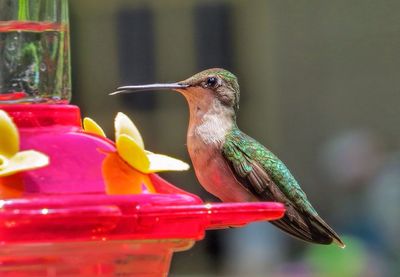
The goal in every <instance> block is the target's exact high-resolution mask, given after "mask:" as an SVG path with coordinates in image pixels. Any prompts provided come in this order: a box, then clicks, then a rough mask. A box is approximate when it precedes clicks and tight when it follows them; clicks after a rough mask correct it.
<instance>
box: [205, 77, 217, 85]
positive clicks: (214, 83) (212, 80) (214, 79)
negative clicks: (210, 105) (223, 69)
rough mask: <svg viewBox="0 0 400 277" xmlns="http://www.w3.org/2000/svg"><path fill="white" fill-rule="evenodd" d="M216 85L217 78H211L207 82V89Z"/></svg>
mask: <svg viewBox="0 0 400 277" xmlns="http://www.w3.org/2000/svg"><path fill="white" fill-rule="evenodd" d="M216 84H217V78H215V77H209V78H208V79H207V82H206V85H207V87H214V86H215V85H216Z"/></svg>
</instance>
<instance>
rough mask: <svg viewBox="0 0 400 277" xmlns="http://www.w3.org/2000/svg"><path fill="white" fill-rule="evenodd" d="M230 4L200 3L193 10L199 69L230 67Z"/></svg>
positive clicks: (231, 45) (231, 44) (231, 43)
mask: <svg viewBox="0 0 400 277" xmlns="http://www.w3.org/2000/svg"><path fill="white" fill-rule="evenodd" d="M231 10H232V9H231V5H230V4H228V3H201V4H199V5H198V6H197V7H196V8H195V11H194V22H195V28H196V29H195V43H196V50H197V51H196V53H197V65H198V67H199V69H206V68H211V67H223V68H226V69H230V70H231V67H232V54H233V53H232V47H233V42H232V31H233V30H232V24H231V21H232V20H231V18H232V16H231V14H232V12H231Z"/></svg>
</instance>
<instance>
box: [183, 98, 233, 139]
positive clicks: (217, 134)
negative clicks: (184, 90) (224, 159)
mask: <svg viewBox="0 0 400 277" xmlns="http://www.w3.org/2000/svg"><path fill="white" fill-rule="evenodd" d="M189 107H190V121H189V129H188V144H191V143H196V142H198V143H200V142H202V143H204V144H206V145H210V144H213V145H216V144H217V145H221V144H222V143H223V141H224V140H225V136H226V134H227V133H228V132H229V131H230V130H231V129H232V128H233V127H234V126H235V124H236V123H235V119H234V115H233V114H232V112H231V111H230V110H229V109H228V108H226V107H224V106H223V105H222V104H221V103H219V102H218V101H211V103H209V105H208V106H207V105H202V106H200V105H196V103H189Z"/></svg>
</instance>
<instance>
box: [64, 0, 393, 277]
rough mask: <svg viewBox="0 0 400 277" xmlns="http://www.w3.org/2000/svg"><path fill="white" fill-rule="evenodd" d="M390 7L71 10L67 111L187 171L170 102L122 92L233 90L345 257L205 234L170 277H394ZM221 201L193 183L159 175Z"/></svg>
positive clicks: (193, 0)
mask: <svg viewBox="0 0 400 277" xmlns="http://www.w3.org/2000/svg"><path fill="white" fill-rule="evenodd" d="M399 10H400V2H399V1H395V0H393V1H369V0H366V1H362V2H359V1H342V0H340V1H329V2H327V1H305V0H298V1H286V0H281V1H264V0H253V1H245V0H236V1H200V0H186V1H179V0H164V1H156V0H153V1H150V0H147V1H139V0H129V1H128V0H114V1H99V0H85V1H78V0H70V17H71V43H72V72H73V76H72V77H73V81H72V82H73V100H72V103H73V104H77V105H79V106H80V107H81V109H82V113H83V115H84V116H90V117H92V118H93V119H95V120H96V121H97V122H99V123H101V125H102V126H104V127H105V129H106V131H107V133H108V134H112V133H113V118H114V116H115V114H116V113H117V112H118V111H123V112H125V113H126V114H128V115H129V116H130V117H131V118H132V119H133V120H134V121H135V123H136V125H137V126H138V128H139V129H140V130H141V132H142V135H143V137H144V140H145V141H146V144H147V147H146V148H147V149H151V150H152V151H154V152H157V153H165V154H169V155H172V156H175V157H179V158H181V159H183V160H186V161H189V160H190V159H189V156H188V154H187V152H186V146H185V143H186V128H187V123H188V110H187V105H186V102H185V99H184V98H183V97H182V96H180V95H178V94H177V93H168V92H163V93H162V92H159V93H157V92H154V93H152V92H148V93H142V94H136V95H121V96H118V97H117V96H115V97H111V96H108V93H110V92H112V91H114V90H115V88H116V87H117V86H120V85H127V84H142V83H150V82H169V81H178V80H182V79H185V78H187V77H189V76H191V75H192V74H194V73H196V72H198V71H200V70H203V69H206V68H210V67H224V68H226V69H228V70H230V71H232V72H233V73H235V74H236V75H237V76H238V78H239V83H240V86H241V97H242V99H241V109H240V112H239V115H238V125H239V127H240V128H241V129H242V130H243V131H244V132H246V133H247V134H249V135H251V136H252V137H254V138H256V139H257V140H259V141H260V142H262V143H263V144H264V145H266V146H268V148H269V149H271V150H272V151H273V152H274V153H275V154H277V155H278V156H279V157H280V158H281V159H282V160H283V161H284V162H285V163H286V165H287V166H288V167H289V168H290V169H291V171H292V173H293V174H294V175H295V176H296V177H297V179H298V181H299V182H300V183H301V185H302V187H303V189H304V190H305V191H306V193H307V195H308V197H309V199H310V200H311V201H312V202H313V204H314V206H315V207H316V208H317V210H318V211H319V213H320V215H321V216H322V217H323V218H325V219H326V221H327V222H328V223H329V224H330V225H331V226H333V227H334V229H335V230H337V232H338V233H339V234H341V235H343V239H344V241H345V242H346V244H347V248H346V249H345V250H341V249H339V248H338V247H336V246H313V245H308V244H305V243H303V242H299V241H297V240H294V239H292V238H291V237H289V236H287V235H284V234H282V233H281V232H280V231H278V230H277V229H275V228H274V227H273V226H272V225H270V224H268V223H258V224H252V225H249V226H247V227H245V228H240V229H229V230H219V231H209V232H207V235H206V238H205V240H203V241H200V242H198V243H196V245H195V246H194V247H193V248H192V249H191V250H189V251H186V252H182V253H177V254H175V255H174V258H173V263H172V268H171V276H192V275H197V276H244V275H246V276H400V254H399V250H400V240H399V239H398V234H399V233H400V207H399V205H398V202H399V200H400V184H399V180H400V152H399V149H400V124H399V112H400V109H399V102H400V16H399V13H398V11H399ZM162 176H163V177H164V178H166V179H167V180H169V181H171V182H173V183H174V184H176V185H177V186H179V187H181V188H184V189H186V190H188V191H190V192H193V193H196V194H198V195H200V196H201V197H202V198H203V199H204V200H205V201H217V200H216V199H214V198H213V197H212V196H211V195H209V194H208V193H207V192H205V191H204V190H203V189H202V188H201V187H200V185H199V184H198V182H197V180H196V178H195V176H194V173H193V171H192V170H191V171H190V172H185V173H172V174H162Z"/></svg>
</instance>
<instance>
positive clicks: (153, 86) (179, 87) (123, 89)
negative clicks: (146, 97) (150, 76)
mask: <svg viewBox="0 0 400 277" xmlns="http://www.w3.org/2000/svg"><path fill="white" fill-rule="evenodd" d="M187 87H189V85H188V84H184V83H170V84H150V85H137V86H123V87H119V88H117V90H116V91H114V92H112V93H110V95H115V94H119V93H131V92H137V91H146V90H170V89H172V90H177V91H179V90H183V89H185V88H187Z"/></svg>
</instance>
